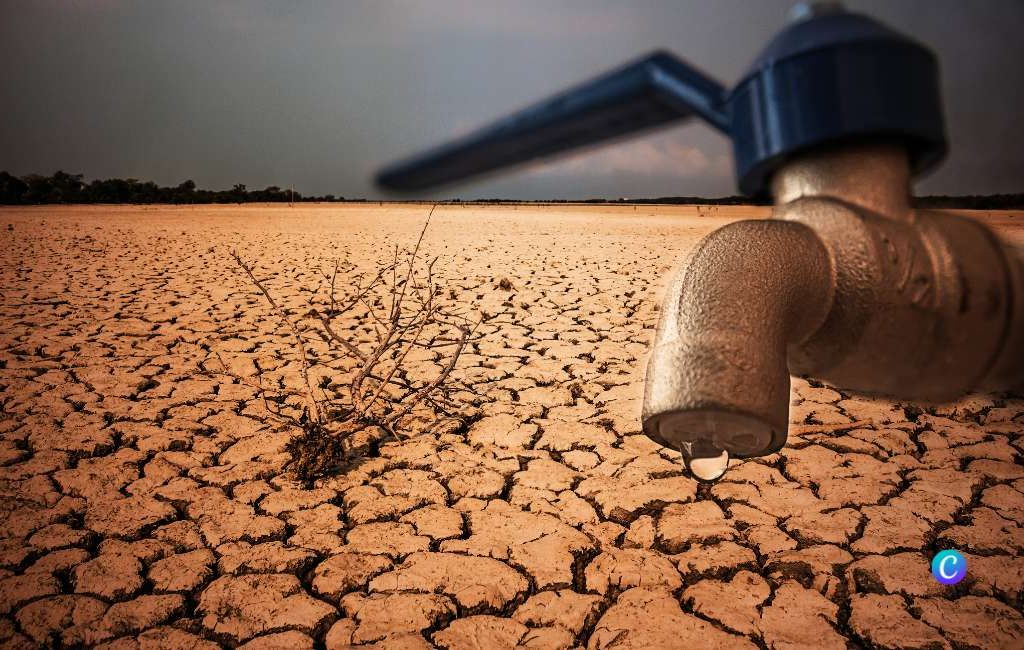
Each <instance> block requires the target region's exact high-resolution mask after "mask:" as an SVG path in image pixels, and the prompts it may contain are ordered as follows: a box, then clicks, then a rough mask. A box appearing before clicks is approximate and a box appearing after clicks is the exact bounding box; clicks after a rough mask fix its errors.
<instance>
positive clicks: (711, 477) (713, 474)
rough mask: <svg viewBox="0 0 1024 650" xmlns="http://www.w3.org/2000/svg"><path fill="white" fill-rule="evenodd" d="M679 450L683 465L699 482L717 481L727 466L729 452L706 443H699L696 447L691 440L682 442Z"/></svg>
mask: <svg viewBox="0 0 1024 650" xmlns="http://www.w3.org/2000/svg"><path fill="white" fill-rule="evenodd" d="M679 452H680V453H681V454H682V455H683V467H685V468H686V471H687V472H689V474H690V476H692V477H693V478H695V479H697V480H698V481H701V482H705V483H713V482H714V481H717V480H718V479H720V478H722V476H723V475H724V474H725V470H726V469H727V468H728V467H729V452H728V451H726V450H724V449H722V450H719V449H718V448H717V447H714V446H713V445H709V444H707V443H704V444H700V445H699V448H698V445H694V443H692V442H683V443H680V445H679Z"/></svg>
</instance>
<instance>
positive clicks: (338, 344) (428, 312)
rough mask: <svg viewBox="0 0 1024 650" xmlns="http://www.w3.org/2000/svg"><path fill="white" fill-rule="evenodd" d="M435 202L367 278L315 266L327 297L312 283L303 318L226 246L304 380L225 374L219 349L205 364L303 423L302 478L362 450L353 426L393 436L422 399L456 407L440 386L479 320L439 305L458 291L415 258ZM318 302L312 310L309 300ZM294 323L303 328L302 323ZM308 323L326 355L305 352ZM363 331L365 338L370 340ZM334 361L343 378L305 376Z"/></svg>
mask: <svg viewBox="0 0 1024 650" xmlns="http://www.w3.org/2000/svg"><path fill="white" fill-rule="evenodd" d="M435 208H436V206H434V207H431V209H430V213H429V214H428V215H427V218H426V220H425V221H424V223H423V227H422V229H421V230H420V232H419V237H418V238H417V239H416V243H415V245H414V246H413V248H412V249H410V250H403V249H401V248H400V247H397V246H396V247H395V250H394V253H393V254H391V255H389V259H388V260H387V261H385V262H383V263H381V264H380V265H378V267H377V269H376V272H375V273H373V274H372V275H371V276H369V277H368V279H367V277H366V276H364V275H362V274H358V273H354V268H353V267H351V266H349V265H347V263H346V266H344V267H343V266H342V265H341V263H339V262H338V261H335V262H334V263H333V267H332V268H331V269H330V270H329V271H324V270H323V268H322V267H321V269H320V276H321V277H322V278H323V283H326V284H327V291H326V295H324V294H323V293H321V292H320V290H319V289H317V290H314V291H312V292H311V294H312V297H311V298H310V303H311V304H310V308H309V309H308V310H307V311H305V312H304V313H303V314H302V315H301V318H296V317H295V316H294V315H293V313H291V312H289V310H287V309H285V308H283V307H282V306H281V304H280V303H279V302H278V301H277V300H276V299H275V298H274V296H273V294H272V293H271V291H270V290H269V289H268V288H267V286H266V284H265V282H264V281H262V280H261V279H260V278H259V277H257V275H256V271H255V270H254V267H253V265H252V264H250V263H248V262H246V261H245V260H243V259H242V257H241V255H239V254H238V253H237V252H236V251H232V252H231V257H232V259H233V260H234V261H235V263H236V264H237V265H238V266H239V268H241V269H242V271H243V272H244V273H245V275H246V276H247V278H248V280H249V282H250V283H251V284H253V285H254V286H255V287H256V288H257V289H258V290H259V291H260V293H261V294H262V296H263V297H264V299H265V300H266V302H267V303H268V304H269V305H270V307H271V308H272V309H273V310H274V312H275V313H276V314H277V316H278V318H279V319H280V320H281V322H282V323H283V324H284V325H285V326H286V328H287V329H288V331H289V333H290V335H291V338H293V339H294V341H295V344H296V346H297V348H298V350H297V356H298V360H299V368H300V375H301V380H302V386H301V388H300V389H295V388H286V387H274V386H269V385H267V384H265V383H264V381H263V376H262V370H261V369H260V368H259V366H258V365H257V375H256V378H255V381H254V380H253V379H252V378H249V377H243V376H240V375H238V374H236V373H233V372H231V371H230V370H229V368H228V366H227V364H225V363H224V360H223V359H221V358H220V356H219V355H217V359H218V360H219V362H220V368H213V369H210V368H206V367H204V368H203V369H204V371H205V372H207V373H208V374H214V375H221V376H225V377H230V378H232V379H233V380H234V381H236V382H238V383H240V384H244V385H246V386H248V387H250V388H252V389H253V390H254V391H256V392H257V393H258V394H259V395H260V397H262V398H263V401H264V405H265V407H266V409H267V411H268V412H269V413H270V414H271V415H273V416H274V417H276V418H278V419H279V420H282V421H284V422H285V423H287V424H289V425H291V426H295V427H299V428H301V429H302V433H301V434H299V435H298V436H296V437H295V438H293V440H292V442H291V443H290V444H289V449H290V450H291V451H292V456H293V463H292V466H293V469H295V471H296V474H297V475H298V476H299V477H300V478H302V479H305V480H309V479H313V478H316V477H317V476H320V475H323V474H324V473H326V472H327V471H330V470H331V469H333V468H334V467H336V466H337V465H339V464H340V463H341V462H344V461H347V460H349V459H351V457H353V456H354V455H357V454H358V453H359V452H360V451H362V450H360V449H357V448H356V447H355V443H352V440H354V439H355V438H356V437H357V436H356V434H358V433H359V432H360V431H365V430H366V429H369V428H376V429H378V430H383V431H385V432H387V433H388V434H390V435H392V436H394V437H396V438H400V437H401V425H402V421H403V419H404V418H406V417H408V416H409V415H411V414H412V413H413V412H414V411H415V410H416V408H417V407H418V406H420V405H424V406H426V407H427V408H429V409H430V410H431V411H432V412H433V413H434V414H435V416H436V417H439V418H445V417H450V416H451V414H452V411H453V410H455V409H457V408H458V406H459V405H458V404H457V403H455V402H454V401H453V400H452V399H451V397H450V396H449V394H448V390H447V389H448V388H451V386H450V384H451V374H452V371H453V370H454V369H455V367H456V365H457V364H458V360H459V357H460V355H461V354H462V352H463V350H465V348H466V345H468V344H469V343H470V342H472V341H474V340H477V338H478V337H477V336H476V333H477V328H478V326H479V325H480V323H481V321H482V319H481V318H479V317H477V318H471V317H469V316H467V315H466V314H464V313H462V311H463V310H460V309H458V306H457V305H455V304H442V303H441V302H440V298H441V297H442V296H449V298H448V300H449V301H451V300H454V297H455V295H456V294H455V292H454V290H451V289H449V290H447V291H446V290H445V289H444V288H443V287H441V286H440V285H439V284H438V282H437V278H436V274H435V264H436V263H437V261H438V260H437V258H433V259H431V260H429V261H422V260H421V259H420V251H421V246H422V243H423V238H424V236H425V234H426V231H427V227H428V226H429V225H430V218H431V216H432V215H433V213H434V210H435ZM348 274H351V281H350V284H349V287H350V288H349V290H348V291H347V292H345V291H342V292H341V295H339V280H341V284H342V285H344V281H343V277H344V276H345V275H348ZM323 283H321V287H323ZM318 294H319V297H317V296H318ZM317 301H319V307H320V308H318V305H317V304H314V303H316V302H317ZM302 321H307V322H308V323H309V324H310V325H311V327H308V328H304V327H303V326H302ZM343 326H347V328H346V327H343ZM311 330H312V332H316V333H318V335H319V337H320V339H321V340H322V341H323V342H324V343H325V344H326V345H327V348H328V352H327V354H316V353H315V352H311V351H310V350H308V349H307V346H308V344H309V341H308V340H307V337H308V334H309V333H310V331H311ZM367 334H369V335H371V336H372V339H371V340H369V341H367V340H366V335H367ZM413 350H420V351H421V352H419V353H418V355H420V359H419V362H424V360H423V358H422V357H423V355H424V351H427V352H428V353H432V357H433V358H432V359H431V360H430V361H429V363H436V364H438V365H439V369H438V370H437V371H436V373H434V374H432V375H431V374H427V376H426V377H424V376H415V375H413V374H410V359H412V358H416V355H413V357H410V354H411V353H412V351H413ZM337 368H346V369H347V372H348V375H347V377H346V379H345V380H344V381H343V382H340V383H333V382H331V381H330V380H324V381H322V382H314V381H312V380H311V375H313V374H316V375H317V376H318V377H323V376H329V375H324V374H321V373H323V370H324V369H329V370H332V371H335V370H336V369H337ZM331 374H333V372H332V373H331ZM288 398H293V399H294V398H301V399H302V400H303V403H304V404H305V406H304V408H303V411H302V414H301V415H300V416H299V417H295V416H294V415H290V414H287V413H284V412H283V411H282V409H281V404H282V403H283V402H285V401H286V400H288ZM275 405H276V406H275Z"/></svg>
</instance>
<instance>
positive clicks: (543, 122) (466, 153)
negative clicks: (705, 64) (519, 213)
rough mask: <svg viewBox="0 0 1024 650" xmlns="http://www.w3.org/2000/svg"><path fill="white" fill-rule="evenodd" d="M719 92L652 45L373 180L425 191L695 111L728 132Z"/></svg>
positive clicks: (385, 185)
mask: <svg viewBox="0 0 1024 650" xmlns="http://www.w3.org/2000/svg"><path fill="white" fill-rule="evenodd" d="M725 94H726V91H725V89H724V88H723V87H722V86H721V84H719V83H718V82H716V81H714V80H712V79H710V78H708V77H707V76H706V75H704V74H703V73H702V72H700V71H699V70H697V69H696V68H694V67H692V66H690V65H689V64H687V63H685V62H683V61H682V60H680V59H679V58H677V57H676V56H674V55H672V54H670V53H668V52H660V51H659V52H654V53H652V54H649V55H647V56H645V57H644V58H642V59H640V60H639V61H636V62H634V63H631V64H629V65H626V66H625V67H622V68H619V69H617V70H613V71H612V72H609V73H606V74H604V75H602V76H600V77H597V78H596V79H593V80H591V81H589V82H586V83H583V84H581V85H580V86H577V87H576V88H573V89H570V90H568V91H566V92H563V93H559V94H558V95H555V96H554V97H551V98H549V99H546V100H544V101H542V102H539V103H537V104H535V105H533V106H531V107H529V108H526V109H524V110H522V111H519V112H517V113H514V114H512V115H510V116H508V117H506V118H504V119H502V120H499V121H497V122H495V123H493V124H491V125H489V126H486V127H483V128H481V129H479V130H477V131H475V132H474V133H471V134H469V135H468V136H465V137H463V138H460V139H457V140H455V141H453V142H450V143H448V144H444V145H442V146H440V147H437V148H435V149H432V150H429V151H427V152H425V153H422V154H420V155H417V156H414V157H413V158H410V159H408V160H405V161H403V162H399V163H397V164H394V165H391V166H389V167H387V168H385V169H383V170H382V171H380V172H379V173H378V174H377V177H376V181H377V184H378V185H379V186H381V187H382V188H385V189H388V190H395V191H418V190H424V189H428V188H432V187H435V186H438V185H445V184H448V183H453V182H455V181H460V180H462V179H465V178H469V177H471V176H477V175H480V174H485V173H488V172H492V171H496V170H498V169H501V168H504V167H509V166H512V165H519V164H522V163H526V162H529V161H531V160H536V159H538V158H545V157H548V156H551V155H553V154H557V153H562V152H566V151H571V150H573V149H578V148H580V147H584V146H587V145H594V144H598V143H601V142H604V141H606V140H610V139H613V138H617V137H620V136H625V135H627V134H632V133H635V132H638V131H643V130H647V129H651V128H654V127H659V126H663V125H666V124H669V123H672V122H676V121H678V120H680V119H684V118H688V117H694V116H696V117H700V118H702V119H704V120H706V121H707V122H709V123H710V124H711V125H712V126H714V127H715V128H717V129H718V130H720V131H722V132H724V133H728V125H729V120H728V117H727V114H726V112H725V107H724V104H725Z"/></svg>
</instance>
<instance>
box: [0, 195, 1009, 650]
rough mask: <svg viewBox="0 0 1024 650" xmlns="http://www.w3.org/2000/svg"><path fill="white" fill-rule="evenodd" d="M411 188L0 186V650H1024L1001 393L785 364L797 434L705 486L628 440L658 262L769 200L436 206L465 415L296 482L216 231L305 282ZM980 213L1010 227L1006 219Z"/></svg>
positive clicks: (289, 362)
mask: <svg viewBox="0 0 1024 650" xmlns="http://www.w3.org/2000/svg"><path fill="white" fill-rule="evenodd" d="M426 209H427V208H426V207H424V206H401V207H396V206H377V205H375V204H369V205H363V206H352V205H347V206H336V205H323V206H302V207H297V208H294V209H289V208H287V207H257V206H247V207H236V206H227V207H214V208H211V207H177V208H172V207H109V206H102V207H74V208H54V207H44V208H33V209H4V210H2V211H0V291H2V294H0V299H2V304H0V517H2V521H3V524H2V526H0V645H3V646H4V647H11V648H22V647H24V648H28V647H39V646H44V647H54V646H57V647H60V646H82V645H95V646H99V647H105V648H118V649H120V648H126V649H127V648H215V647H235V646H243V647H246V648H279V647H295V648H303V647H306V648H341V647H348V646H350V645H355V646H359V647H365V648H370V647H389V648H427V647H439V648H445V649H449V650H457V649H462V648H467V649H469V648H513V647H528V648H575V647H579V648H588V649H593V650H596V649H599V648H651V647H691V646H700V647H711V648H743V647H751V648H755V647H760V648H765V647H768V648H797V647H817V648H843V647H849V646H869V647H870V646H877V647H886V648H969V647H970V648H973V647H986V648H998V647H1005V648H1010V647H1017V648H1019V647H1022V646H1024V617H1022V606H1024V555H1022V549H1024V464H1022V452H1024V398H1022V397H1021V396H1012V395H989V394H974V395H970V396H967V397H965V398H964V399H962V400H961V401H959V402H957V403H954V404H946V405H927V404H909V403H894V402H892V401H889V400H885V399H877V398H870V397H864V396H858V395H854V394H849V393H845V392H843V391H841V390H837V389H834V388H831V387H828V386H823V385H821V384H817V383H813V382H808V381H805V380H801V379H796V380H794V385H793V392H792V407H791V419H792V427H791V431H790V436H789V443H788V444H787V446H786V447H785V448H784V449H783V450H782V452H780V453H779V454H776V455H773V456H769V457H766V458H759V459H754V460H748V461H745V462H735V461H734V462H733V464H732V465H731V467H730V469H729V471H728V472H727V473H726V475H725V477H724V478H723V479H722V480H721V481H720V482H719V483H717V484H714V485H711V486H705V485H698V484H697V483H695V482H694V481H693V480H691V479H690V478H688V477H687V476H685V475H684V473H683V471H682V467H681V465H680V462H679V458H678V454H676V453H673V452H670V451H667V450H665V449H661V448H659V447H658V446H657V445H655V444H653V443H652V442H650V441H649V440H648V439H647V438H645V437H644V436H642V435H640V432H639V410H640V400H641V396H642V379H643V372H644V367H645V353H646V348H647V345H648V343H649V342H650V340H651V338H652V335H653V332H654V327H655V325H656V323H657V318H658V307H657V305H658V304H659V303H660V301H661V298H662V295H661V294H662V291H663V287H664V286H665V283H666V281H667V274H668V273H669V271H670V270H671V268H672V267H673V266H675V265H676V264H677V263H678V261H679V259H680V257H681V255H683V254H684V253H685V252H686V251H687V250H689V248H690V247H692V245H693V244H694V243H695V242H696V240H697V239H698V238H699V237H701V236H702V235H704V234H706V233H707V232H709V231H710V230H711V229H713V228H716V227H719V226H721V225H724V224H725V223H727V222H728V221H730V220H734V219H737V218H744V217H752V216H764V215H765V214H766V212H767V211H766V210H765V209H762V208H750V207H735V208H724V207H719V208H702V209H700V210H698V209H696V208H692V207H662V206H659V207H648V206H640V207H638V208H637V209H633V208H632V207H625V208H623V207H571V206H559V207H537V206H529V207H528V206H519V207H511V206H508V207H496V208H481V207H459V206H450V207H441V208H439V209H438V211H437V213H435V215H434V218H433V220H432V222H431V226H430V230H429V231H428V233H427V238H426V240H425V242H424V247H425V250H426V251H427V252H428V253H429V254H430V255H440V256H442V260H441V262H439V265H440V266H439V268H441V267H443V268H441V270H440V273H441V274H442V275H443V277H444V279H445V282H446V285H447V287H449V288H450V289H451V290H452V291H453V292H454V294H453V295H455V296H457V297H458V299H459V300H460V301H464V302H466V303H470V302H473V303H476V304H477V305H478V306H479V308H480V309H481V310H483V311H484V312H486V313H487V315H488V317H487V320H486V321H485V323H484V324H483V325H482V327H481V330H480V331H481V332H482V334H483V337H482V339H481V340H480V341H478V342H477V343H475V344H474V345H473V346H472V348H471V349H467V352H466V353H465V354H464V355H463V357H462V358H461V360H460V363H459V366H458V369H457V371H456V373H455V374H456V375H458V377H457V378H458V379H459V381H461V382H464V383H465V384H466V385H468V386H469V387H470V388H471V390H469V391H463V392H464V393H465V394H463V395H461V396H459V397H460V399H461V400H462V401H464V402H465V403H466V406H465V407H464V412H463V413H461V414H460V415H461V416H462V418H463V424H462V425H461V426H446V427H433V428H431V427H428V426H425V425H423V423H422V422H421V423H420V424H417V423H416V422H413V423H412V424H411V425H410V426H409V428H408V429H407V430H406V431H405V432H404V433H405V434H406V436H407V437H406V438H405V439H402V440H394V439H389V438H382V439H380V440H377V441H374V442H373V444H372V445H371V447H372V450H373V451H372V453H371V454H370V455H369V456H368V457H367V458H365V459H364V460H363V462H361V463H359V464H358V465H357V466H355V467H353V468H352V469H351V470H350V471H348V472H347V473H346V474H343V475H338V476H334V477H331V478H328V479H323V480H320V481H318V482H316V483H315V484H314V485H304V484H299V483H297V482H295V481H294V480H292V478H291V477H290V476H289V474H288V473H287V472H286V471H285V468H284V466H285V463H286V462H287V461H288V454H287V453H285V449H284V446H285V443H286V442H287V440H288V439H289V437H290V436H291V435H292V433H293V432H292V431H290V430H288V429H287V428H284V427H282V426H281V425H280V424H279V423H277V422H276V421H274V420H272V419H270V418H268V417H267V413H266V410H265V408H264V405H263V403H262V401H261V400H260V399H259V398H258V396H257V395H256V394H255V393H254V391H253V389H252V388H250V387H248V386H246V385H244V384H241V383H238V382H237V381H234V380H232V379H231V378H211V377H208V376H203V375H199V374H196V370H197V368H198V365H199V363H200V362H202V361H204V360H207V359H208V358H210V357H211V355H212V354H213V353H215V352H219V353H220V354H221V355H222V356H223V357H224V358H225V359H226V360H228V362H229V364H230V365H231V367H232V371H233V372H235V373H238V374H240V375H243V376H245V375H252V374H253V373H254V372H255V368H257V367H258V368H259V369H260V371H262V373H263V376H264V377H265V378H266V377H269V378H271V379H280V380H282V381H294V379H295V376H296V374H297V373H298V372H299V365H298V361H297V358H296V354H295V350H294V349H293V346H292V344H291V339H290V338H289V336H288V332H287V330H286V329H285V328H284V327H283V326H282V325H281V323H280V322H279V321H278V320H277V318H276V317H275V316H274V314H273V312H272V311H271V310H270V309H269V308H268V307H267V305H266V304H265V302H263V301H262V299H261V297H260V296H259V295H258V293H257V292H256V290H255V289H254V287H252V286H251V285H250V284H249V283H248V282H247V281H246V280H245V278H243V277H241V276H240V274H239V272H238V270H237V268H236V267H235V266H234V265H233V263H232V261H231V259H230V257H229V256H228V251H229V250H230V249H231V248H237V249H238V250H239V252H240V253H242V254H243V255H244V256H245V257H246V258H247V259H248V260H250V261H252V262H253V263H255V265H256V267H257V269H259V272H260V273H261V274H262V276H263V277H265V278H267V280H266V282H267V284H268V286H269V288H270V289H271V290H272V291H273V292H274V293H275V295H276V296H277V297H278V298H279V299H280V301H281V302H282V303H285V304H288V305H290V306H292V307H294V308H296V309H297V308H299V307H301V306H302V305H303V304H305V303H306V301H307V300H308V299H309V295H310V294H309V292H310V290H311V287H315V286H318V283H319V282H320V281H321V279H320V276H319V274H318V272H317V269H318V268H320V267H322V266H324V265H326V264H329V263H330V261H331V260H332V259H334V258H347V259H349V260H350V261H352V262H354V263H355V264H356V265H357V266H361V267H362V268H363V269H364V270H369V269H372V268H373V265H374V263H375V261H376V260H377V258H378V255H380V254H381V252H382V251H387V250H388V249H389V247H391V246H393V245H395V244H401V245H409V244H411V243H412V242H413V241H414V240H415V237H416V235H417V233H418V230H419V227H420V226H421V225H422V219H423V218H424V216H425V213H426ZM988 218H989V220H990V221H991V223H993V224H994V225H995V226H996V227H998V228H1000V229H1001V230H1002V232H1004V233H1007V234H1008V236H1010V237H1012V238H1014V239H1016V241H1018V242H1020V243H1024V227H1022V225H1018V224H1024V216H1021V215H1013V214H1009V213H1002V214H997V215H994V216H991V215H990V216H989V217H988ZM502 280H508V281H509V283H510V284H509V283H502ZM417 363H420V364H426V366H425V371H427V372H429V370H430V364H433V363H434V360H433V359H432V358H431V357H430V355H424V356H423V357H422V358H420V359H418V360H417ZM435 367H436V364H435ZM943 548H956V549H959V550H960V551H962V552H963V553H964V555H965V556H966V557H967V561H968V566H969V572H968V577H967V579H966V580H964V581H963V582H961V583H960V584H959V585H956V586H955V587H943V586H941V585H939V584H938V583H937V582H936V581H935V580H934V579H933V578H932V577H931V575H930V572H929V563H930V559H931V556H932V555H933V554H934V553H935V552H936V551H938V550H939V549H943Z"/></svg>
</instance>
